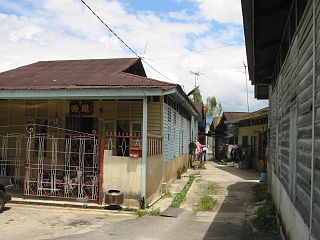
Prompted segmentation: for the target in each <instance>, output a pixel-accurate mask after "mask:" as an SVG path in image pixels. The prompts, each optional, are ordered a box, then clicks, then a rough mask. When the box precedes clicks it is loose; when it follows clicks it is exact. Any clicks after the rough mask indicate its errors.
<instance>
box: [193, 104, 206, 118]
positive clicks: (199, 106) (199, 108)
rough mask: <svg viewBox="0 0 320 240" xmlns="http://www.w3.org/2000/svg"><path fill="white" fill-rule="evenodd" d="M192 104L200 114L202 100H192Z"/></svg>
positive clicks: (201, 111)
mask: <svg viewBox="0 0 320 240" xmlns="http://www.w3.org/2000/svg"><path fill="white" fill-rule="evenodd" d="M193 106H194V107H195V108H196V109H197V111H198V113H200V114H201V116H202V113H203V110H204V109H203V107H204V106H203V103H202V102H194V103H193Z"/></svg>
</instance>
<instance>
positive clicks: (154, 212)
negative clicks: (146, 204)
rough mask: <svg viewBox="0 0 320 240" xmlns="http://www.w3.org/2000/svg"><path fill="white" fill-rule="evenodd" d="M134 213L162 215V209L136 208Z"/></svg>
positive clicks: (140, 215) (139, 214)
mask: <svg viewBox="0 0 320 240" xmlns="http://www.w3.org/2000/svg"><path fill="white" fill-rule="evenodd" d="M133 213H134V214H135V215H138V216H139V217H142V216H145V215H150V216H159V215H160V209H159V208H157V209H154V210H151V211H147V210H142V209H135V210H134V211H133Z"/></svg>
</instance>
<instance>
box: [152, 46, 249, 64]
mask: <svg viewBox="0 0 320 240" xmlns="http://www.w3.org/2000/svg"><path fill="white" fill-rule="evenodd" d="M243 42H244V41H240V42H235V43H230V44H227V45H224V46H221V47H216V48H212V49H209V50H206V51H200V52H191V53H186V54H182V55H179V56H171V57H166V58H158V59H157V58H156V59H153V60H154V61H161V60H167V59H173V58H181V57H185V56H189V55H194V54H202V53H208V52H212V51H215V50H218V49H221V48H226V47H230V46H234V45H238V44H240V43H243Z"/></svg>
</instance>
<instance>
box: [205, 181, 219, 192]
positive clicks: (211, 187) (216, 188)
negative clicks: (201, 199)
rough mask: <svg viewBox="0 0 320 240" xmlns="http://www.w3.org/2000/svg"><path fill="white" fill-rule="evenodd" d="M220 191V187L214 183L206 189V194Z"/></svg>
mask: <svg viewBox="0 0 320 240" xmlns="http://www.w3.org/2000/svg"><path fill="white" fill-rule="evenodd" d="M217 193H218V187H217V186H216V185H214V184H212V185H208V186H207V189H206V195H213V194H217Z"/></svg>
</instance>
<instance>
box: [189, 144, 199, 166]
mask: <svg viewBox="0 0 320 240" xmlns="http://www.w3.org/2000/svg"><path fill="white" fill-rule="evenodd" d="M196 147H197V146H196V143H195V141H191V142H190V143H189V167H190V168H192V167H193V166H192V162H193V160H194V156H195V152H196Z"/></svg>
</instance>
